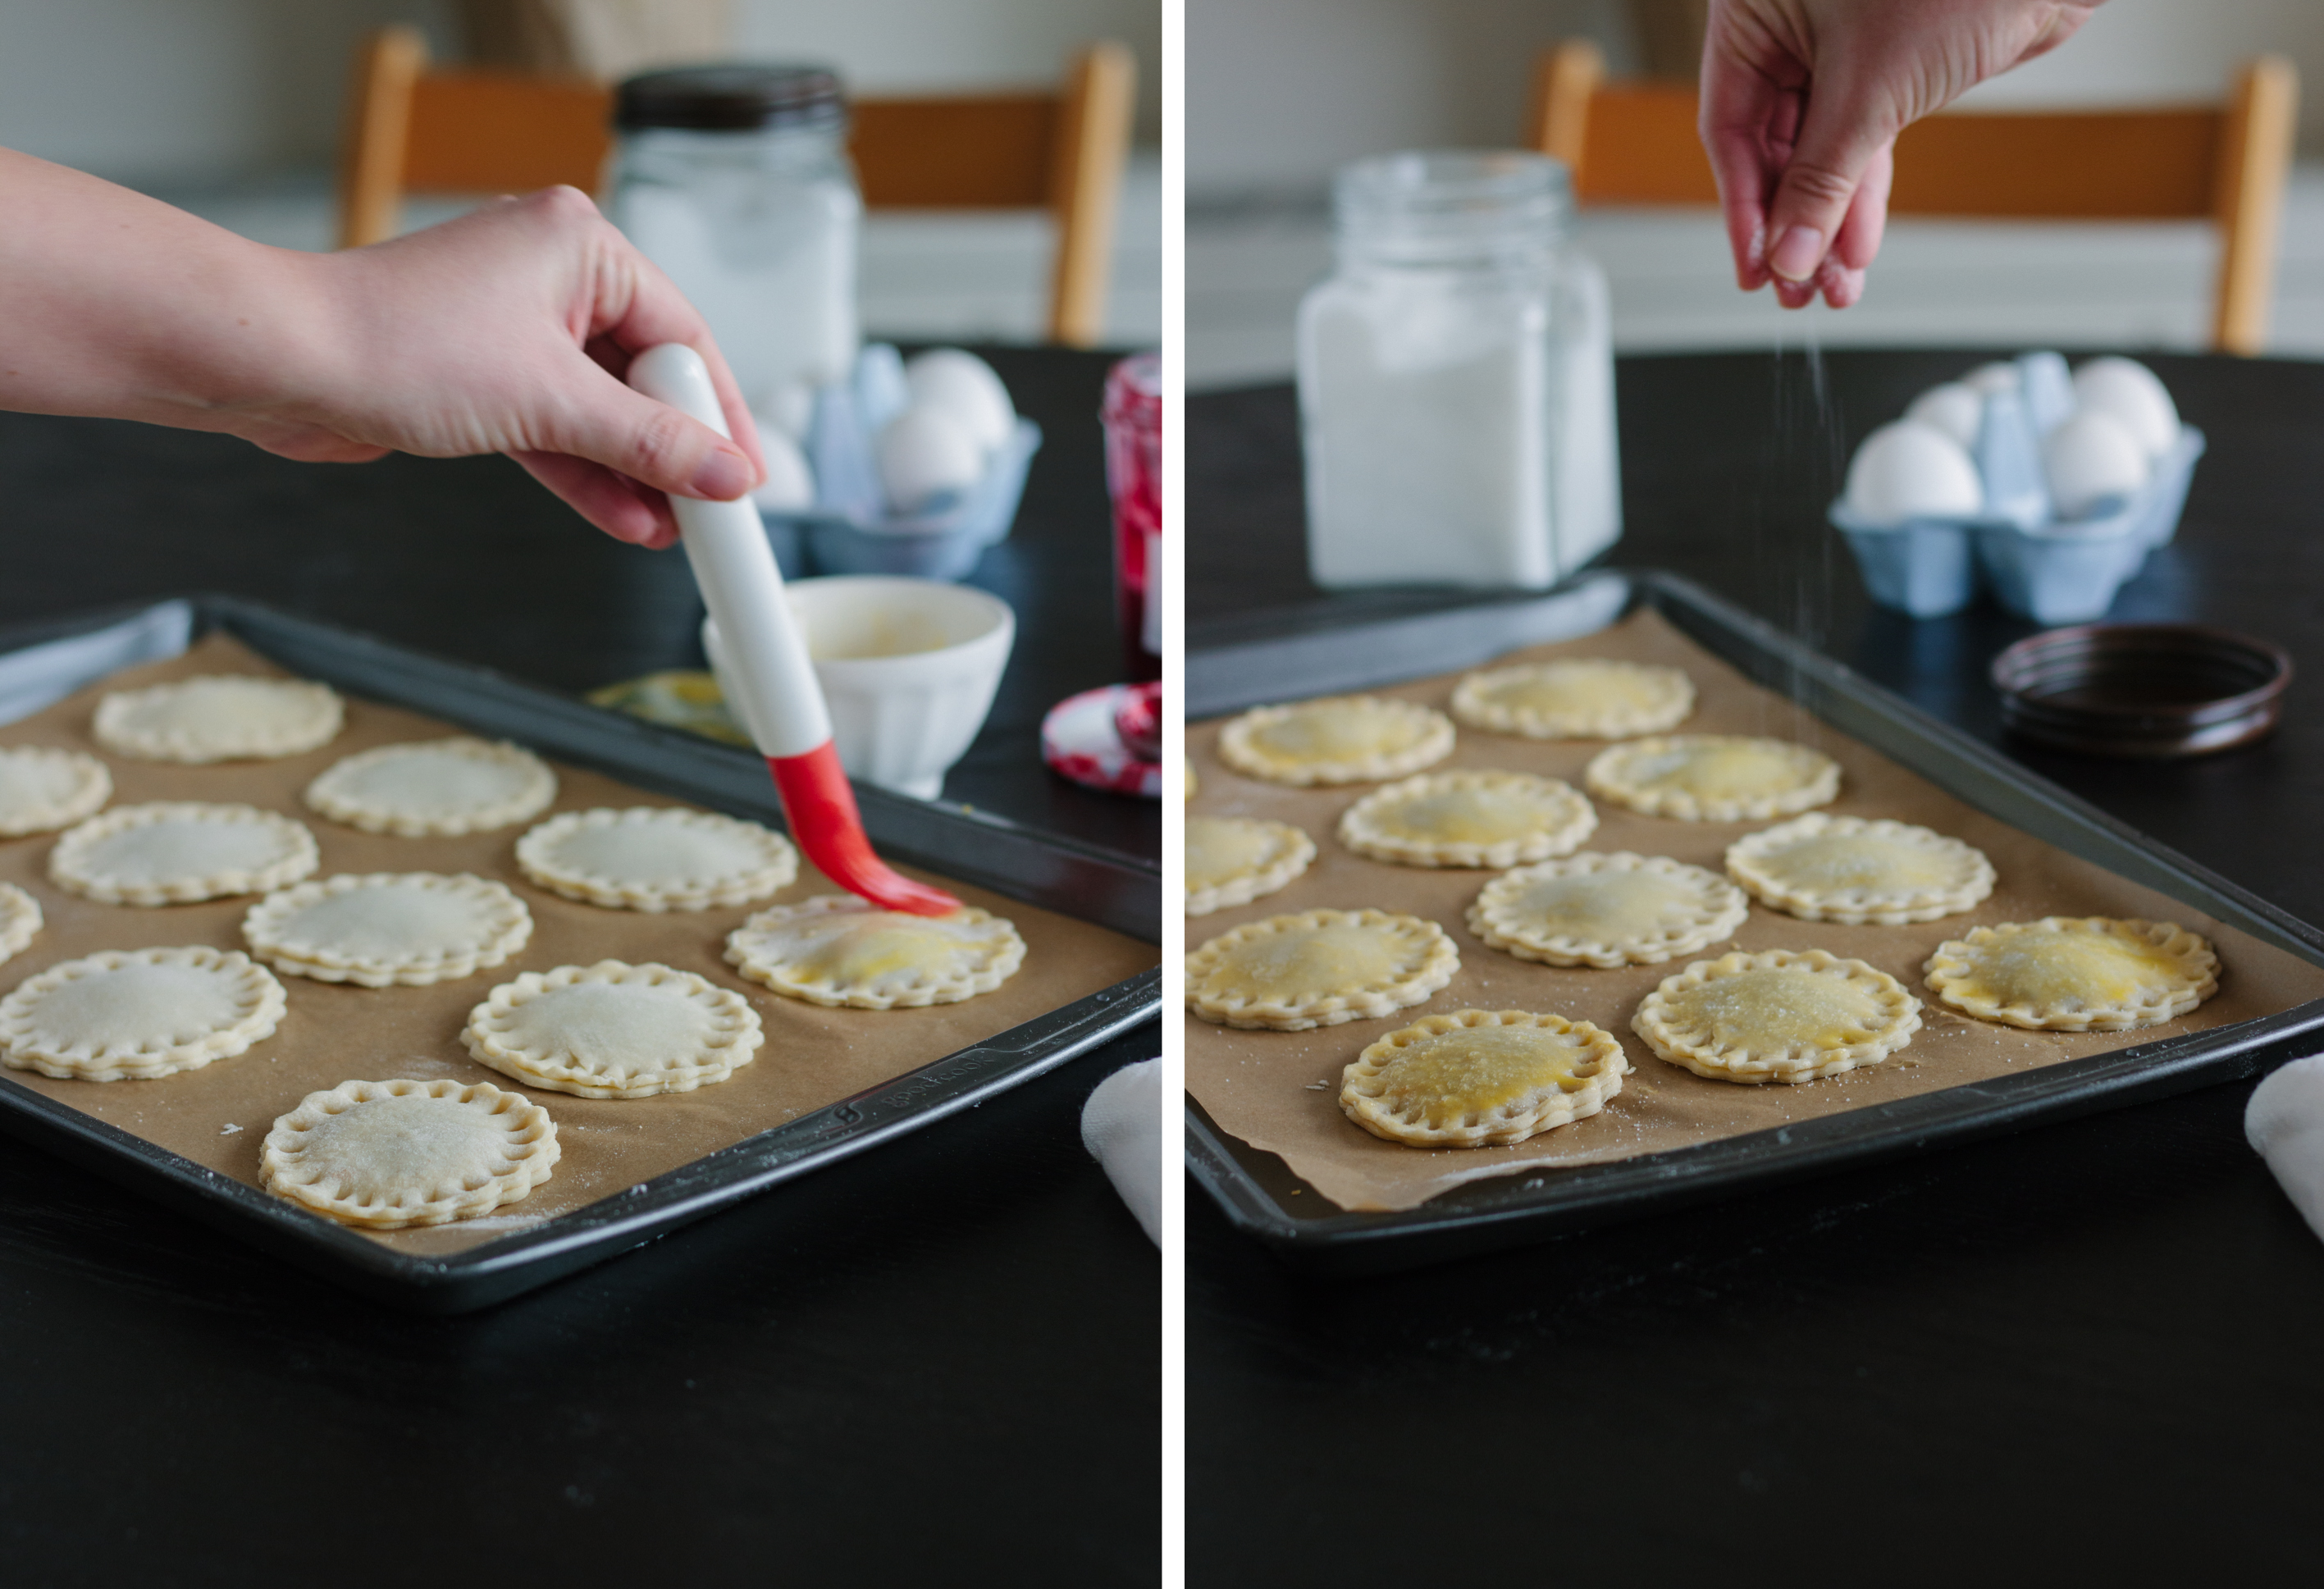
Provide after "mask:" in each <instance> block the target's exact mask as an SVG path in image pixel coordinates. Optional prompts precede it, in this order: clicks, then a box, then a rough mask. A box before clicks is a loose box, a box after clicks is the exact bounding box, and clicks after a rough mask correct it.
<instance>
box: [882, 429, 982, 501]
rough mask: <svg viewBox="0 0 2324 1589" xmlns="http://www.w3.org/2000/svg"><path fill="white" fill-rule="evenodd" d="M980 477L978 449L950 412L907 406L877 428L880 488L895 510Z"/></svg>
mask: <svg viewBox="0 0 2324 1589" xmlns="http://www.w3.org/2000/svg"><path fill="white" fill-rule="evenodd" d="M983 477H984V451H983V449H982V448H980V447H978V446H977V445H976V440H975V439H974V438H973V437H972V436H971V435H970V434H969V433H968V431H967V430H965V429H964V428H963V427H962V426H961V424H960V423H959V421H957V420H954V418H953V416H952V415H951V414H950V413H949V412H946V411H942V410H939V409H934V408H908V409H906V410H905V411H903V412H902V413H900V414H898V415H897V416H896V417H895V418H894V419H892V420H889V421H888V428H887V429H886V430H882V431H881V432H880V488H881V491H883V492H884V493H885V494H887V498H888V505H889V506H890V507H891V508H893V509H894V510H895V511H896V512H898V513H918V512H920V511H921V510H922V509H924V508H926V507H928V506H929V505H931V503H933V501H934V499H936V497H939V496H942V495H943V494H945V493H946V492H953V491H965V490H967V489H968V488H969V487H970V486H972V485H975V484H976V483H977V481H979V480H981V479H982V478H983Z"/></svg>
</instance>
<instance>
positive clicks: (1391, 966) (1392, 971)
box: [1186, 910, 1461, 1031]
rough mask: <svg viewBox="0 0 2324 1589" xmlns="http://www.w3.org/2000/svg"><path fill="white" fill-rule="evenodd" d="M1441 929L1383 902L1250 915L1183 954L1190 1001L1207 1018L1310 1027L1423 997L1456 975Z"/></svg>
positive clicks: (1276, 1027)
mask: <svg viewBox="0 0 2324 1589" xmlns="http://www.w3.org/2000/svg"><path fill="white" fill-rule="evenodd" d="M1460 969H1461V951H1460V950H1459V949H1458V948H1456V947H1454V946H1453V943H1452V938H1450V937H1449V936H1447V935H1446V933H1445V931H1444V929H1443V928H1441V927H1439V926H1437V925H1436V923H1434V921H1424V920H1422V919H1420V918H1419V917H1417V916H1395V915H1391V914H1389V913H1388V911H1386V910H1303V911H1300V912H1299V913H1297V914H1296V915H1289V916H1270V917H1268V919H1266V920H1264V921H1250V922H1246V923H1244V924H1243V925H1242V926H1240V927H1238V928H1234V929H1233V930H1231V931H1230V932H1226V933H1222V935H1220V936H1219V937H1217V938H1213V939H1211V941H1210V942H1208V943H1206V944H1204V945H1203V947H1201V948H1199V949H1196V950H1195V951H1194V953H1193V954H1191V955H1189V956H1186V1008H1187V1009H1188V1010H1189V1011H1191V1012H1194V1014H1195V1015H1198V1016H1200V1017H1201V1018H1202V1019H1203V1020H1204V1021H1215V1022H1217V1023H1218V1024H1220V1025H1222V1026H1240V1027H1247V1028H1255V1029H1263V1030H1273V1031H1305V1030H1308V1029H1309V1028H1311V1027H1317V1026H1337V1025H1339V1024H1340V1023H1341V1022H1342V1021H1369V1020H1371V1019H1373V1018H1375V1017H1377V1016H1381V1015H1390V1014H1393V1013H1395V1012H1397V1011H1398V1010H1402V1009H1405V1008H1406V1007H1407V1006H1409V1005H1413V1004H1417V1003H1419V1002H1422V1001H1423V1000H1425V999H1426V998H1427V997H1428V996H1429V995H1430V994H1432V993H1435V992H1436V990H1437V989H1439V988H1441V987H1443V985H1444V984H1446V983H1448V982H1451V981H1452V975H1453V974H1454V973H1455V972H1457V971H1459V970H1460Z"/></svg>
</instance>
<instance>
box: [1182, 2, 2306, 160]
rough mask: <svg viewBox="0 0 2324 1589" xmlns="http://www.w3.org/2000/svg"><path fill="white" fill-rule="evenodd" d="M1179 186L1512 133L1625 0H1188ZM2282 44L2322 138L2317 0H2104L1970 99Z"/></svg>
mask: <svg viewBox="0 0 2324 1589" xmlns="http://www.w3.org/2000/svg"><path fill="white" fill-rule="evenodd" d="M1185 5H1186V79H1187V81H1186V187H1187V191H1188V193H1189V195H1190V196H1192V197H1194V198H1195V199H1198V200H1199V199H1203V198H1205V197H1210V196H1221V197H1223V196H1227V195H1231V194H1237V193H1244V192H1249V191H1250V190H1253V189H1297V188H1319V187H1320V186H1321V185H1322V184H1323V181H1324V180H1325V179H1326V178H1327V177H1328V176H1329V174H1330V173H1331V171H1332V170H1333V168H1334V167H1335V166H1337V165H1339V164H1341V163H1342V162H1346V161H1349V160H1352V159H1355V158H1357V157H1359V156H1360V155H1364V154H1369V153H1377V152H1381V151H1385V150H1389V149H1406V148H1417V147H1427V146H1431V145H1436V146H1443V145H1448V144H1470V145H1475V144H1499V143H1508V142H1510V141H1511V140H1513V139H1515V138H1516V137H1517V135H1518V132H1519V129H1520V126H1521V124H1522V120H1523V116H1524V109H1525V103H1526V82H1527V74H1528V72H1529V70H1530V69H1531V66H1532V61H1533V58H1534V56H1535V53H1536V52H1537V51H1539V50H1540V49H1541V47H1542V46H1543V45H1545V44H1547V43H1549V42H1553V41H1554V40H1556V39H1559V38H1563V37H1567V36H1571V35H1573V34H1586V35H1589V36H1591V37H1594V38H1596V39H1597V40H1598V41H1599V42H1600V43H1601V44H1603V45H1605V46H1606V48H1607V51H1608V54H1609V60H1610V62H1611V64H1612V65H1613V66H1614V68H1615V69H1616V70H1621V69H1624V68H1625V67H1626V66H1627V65H1628V62H1629V61H1630V60H1632V59H1633V58H1634V48H1633V42H1632V39H1631V35H1630V31H1629V27H1628V21H1627V18H1626V15H1625V14H1624V12H1623V10H1622V8H1621V5H1619V0H1185ZM2270 50H2272V51H2281V52H2282V53H2285V54H2288V55H2290V56H2292V59H2293V60H2295V62H2297V64H2298V65H2299V67H2300V69H2301V76H2302V77H2303V78H2304V79H2306V80H2307V84H2308V93H2307V96H2306V105H2305V107H2304V110H2303V114H2302V116H2301V123H2302V127H2303V132H2304V134H2305V136H2304V139H2303V142H2304V143H2305V144H2306V145H2307V146H2308V147H2310V149H2311V150H2324V5H2318V4H2317V3H2316V0H2107V3H2106V4H2105V5H2102V6H2100V7H2099V9H2098V14H2096V16H2095V17H2094V18H2093V19H2092V20H2091V21H2090V23H2089V25H2087V26H2086V27H2084V28H2083V30H2082V31H2081V32H2080V34H2079V35H2077V36H2076V37H2075V38H2074V39H2073V40H2071V41H2070V42H2068V43H2067V44H2066V45H2065V47H2064V48H2063V49H2061V50H2059V51H2054V52H2053V53H2052V54H2051V55H2050V56H2048V57H2045V58H2044V59H2043V60H2038V61H2034V62H2033V63H2031V64H2029V65H2028V66H2026V67H2024V68H2023V69H2020V70H2019V71H2017V72H2015V73H2011V74H2008V75H2006V76H2005V77H2003V78H1999V79H1996V80H1995V81H1994V82H1992V83H1990V84H1988V85H1987V86H1986V87H1985V88H1982V89H1980V90H1979V91H1978V94H1977V96H1976V97H1975V100H1974V101H1973V102H1975V103H1981V104H1999V103H2004V102H2008V101H2015V102H2018V103H2026V102H2041V101H2047V102H2049V103H2052V104H2061V103H2072V102H2076V101H2081V102H2089V101H2093V100H2097V101H2105V100H2116V101H2122V100H2134V99H2153V98H2189V99H2216V98H2218V97H2220V96H2221V95H2222V94H2223V93H2224V91H2225V88H2226V85H2227V80H2228V77H2229V75H2230V73H2231V72H2232V70H2233V69H2234V66H2235V63H2236V62H2237V61H2238V60H2242V59H2244V58H2245V57H2246V56H2249V55H2253V54H2256V53H2258V52H2260V51H2270Z"/></svg>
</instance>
